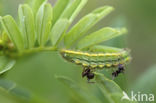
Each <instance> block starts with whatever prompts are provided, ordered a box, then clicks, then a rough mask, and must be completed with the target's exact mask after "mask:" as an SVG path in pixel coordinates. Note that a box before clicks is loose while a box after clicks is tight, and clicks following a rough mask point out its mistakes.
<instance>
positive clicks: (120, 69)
mask: <svg viewBox="0 0 156 103" xmlns="http://www.w3.org/2000/svg"><path fill="white" fill-rule="evenodd" d="M91 70H92V68H90V67H84V70H83V72H82V77H83V78H84V77H85V76H86V77H87V79H88V83H94V82H90V80H91V79H94V76H95V75H94V73H93V72H92V71H91ZM124 70H125V68H124V66H123V65H122V64H119V65H118V70H116V71H115V72H113V73H112V76H113V79H114V78H115V77H117V76H118V75H119V74H120V73H124Z"/></svg>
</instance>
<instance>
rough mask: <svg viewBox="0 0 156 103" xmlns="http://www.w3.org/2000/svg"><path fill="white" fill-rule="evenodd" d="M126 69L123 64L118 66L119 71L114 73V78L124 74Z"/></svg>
mask: <svg viewBox="0 0 156 103" xmlns="http://www.w3.org/2000/svg"><path fill="white" fill-rule="evenodd" d="M124 71H125V68H124V66H123V65H122V64H119V65H118V70H116V71H115V72H113V73H112V76H113V78H115V77H117V76H118V75H119V74H120V73H124Z"/></svg>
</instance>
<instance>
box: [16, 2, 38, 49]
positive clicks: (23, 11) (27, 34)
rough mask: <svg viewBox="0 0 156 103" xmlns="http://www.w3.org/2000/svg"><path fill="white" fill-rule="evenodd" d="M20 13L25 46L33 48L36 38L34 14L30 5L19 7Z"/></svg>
mask: <svg viewBox="0 0 156 103" xmlns="http://www.w3.org/2000/svg"><path fill="white" fill-rule="evenodd" d="M18 13H19V20H20V27H21V29H22V34H23V36H24V43H25V46H26V48H32V47H33V46H34V44H35V37H36V36H35V25H34V24H35V23H34V15H33V12H32V10H31V8H30V7H29V6H28V5H26V4H24V5H20V6H19V11H18Z"/></svg>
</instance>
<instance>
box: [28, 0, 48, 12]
mask: <svg viewBox="0 0 156 103" xmlns="http://www.w3.org/2000/svg"><path fill="white" fill-rule="evenodd" d="M44 2H47V0H27V1H26V3H28V4H29V5H30V6H31V8H32V10H33V13H34V14H36V13H37V11H38V9H39V7H40V6H41V5H42V3H44Z"/></svg>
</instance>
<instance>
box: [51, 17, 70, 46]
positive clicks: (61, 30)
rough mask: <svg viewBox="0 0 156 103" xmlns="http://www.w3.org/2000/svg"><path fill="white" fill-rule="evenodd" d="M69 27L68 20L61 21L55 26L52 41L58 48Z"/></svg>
mask: <svg viewBox="0 0 156 103" xmlns="http://www.w3.org/2000/svg"><path fill="white" fill-rule="evenodd" d="M68 25H69V21H68V20H67V19H59V20H58V21H57V22H56V24H55V25H54V26H53V28H52V31H51V35H52V36H51V41H52V44H53V46H56V45H57V44H58V43H59V42H60V39H61V38H63V37H64V34H65V31H66V30H67V27H68Z"/></svg>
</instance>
